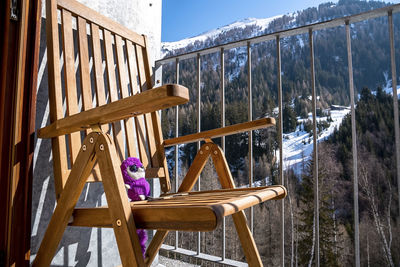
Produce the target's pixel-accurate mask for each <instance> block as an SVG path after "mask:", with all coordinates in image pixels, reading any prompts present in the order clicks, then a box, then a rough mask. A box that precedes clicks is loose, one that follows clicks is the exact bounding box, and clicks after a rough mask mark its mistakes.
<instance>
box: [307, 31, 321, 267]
mask: <svg viewBox="0 0 400 267" xmlns="http://www.w3.org/2000/svg"><path fill="white" fill-rule="evenodd" d="M308 36H309V41H310V65H311V88H312V117H313V142H314V143H313V156H314V168H313V178H314V212H315V215H314V216H315V228H314V231H315V262H316V266H317V267H318V266H319V190H318V189H319V188H318V132H317V93H316V88H315V69H314V41H313V31H312V29H311V28H310V29H309V31H308Z"/></svg>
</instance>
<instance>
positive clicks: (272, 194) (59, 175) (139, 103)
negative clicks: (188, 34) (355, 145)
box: [33, 0, 286, 266]
mask: <svg viewBox="0 0 400 267" xmlns="http://www.w3.org/2000/svg"><path fill="white" fill-rule="evenodd" d="M58 9H61V20H62V36H63V39H62V40H63V53H64V67H63V68H64V77H65V98H66V100H67V110H66V113H67V115H66V116H64V114H63V113H64V112H63V108H62V99H63V95H62V94H63V93H62V92H63V91H62V86H61V82H62V81H61V80H62V79H61V75H60V72H61V68H60V62H59V41H58V20H57V10H58ZM46 11H47V22H46V23H47V41H48V42H47V44H48V58H49V60H48V62H49V96H50V107H51V110H50V118H51V124H50V125H49V126H46V127H44V128H42V129H40V130H39V131H38V137H39V138H52V146H53V163H54V176H55V185H56V196H57V206H56V208H55V210H54V214H53V216H52V218H51V220H50V223H49V225H48V228H47V231H46V233H45V235H44V237H43V240H42V243H41V246H40V248H39V250H38V253H37V255H36V258H35V260H34V262H33V266H48V265H50V263H51V260H52V258H53V256H54V254H55V253H56V250H57V247H58V244H59V242H60V241H61V238H62V236H63V233H64V231H65V228H66V227H67V226H68V225H69V226H87V227H112V228H113V229H114V233H115V236H116V241H117V245H118V250H119V253H120V257H121V262H122V264H123V266H150V265H151V263H152V261H153V260H154V257H155V256H156V254H157V253H158V251H159V249H160V247H161V244H162V243H163V241H164V239H165V238H166V236H167V234H168V231H170V230H182V231H211V230H214V229H215V228H216V227H217V226H218V224H219V223H220V221H221V219H222V218H223V217H224V216H228V215H232V218H233V221H234V224H235V227H236V229H237V233H238V235H239V239H240V242H241V243H242V247H243V250H244V254H245V256H246V259H247V262H248V263H249V265H250V266H262V262H261V258H260V255H259V253H258V250H257V247H256V244H255V242H254V239H253V236H252V233H251V231H250V229H249V227H248V226H247V222H246V216H245V214H244V211H243V210H244V209H246V208H248V207H251V206H253V205H255V204H258V203H261V202H263V201H266V200H270V199H281V198H283V197H285V196H286V189H285V188H284V187H283V186H279V185H278V186H270V187H260V188H240V189H236V188H235V184H234V181H233V178H232V175H231V172H230V170H229V166H228V164H227V162H226V159H225V155H224V152H223V151H222V150H221V148H220V147H218V146H217V145H216V144H214V143H213V142H212V141H211V139H212V138H216V137H220V136H225V135H229V134H234V133H238V132H243V131H250V130H256V129H261V128H264V127H268V126H272V125H274V124H275V120H274V119H272V118H264V119H260V120H256V121H252V122H246V123H241V124H237V125H232V126H227V127H224V128H220V129H215V130H210V131H205V132H201V133H196V134H192V135H187V136H182V137H178V138H173V139H170V140H165V141H164V140H163V138H162V133H161V123H160V119H159V115H158V113H157V112H156V111H157V110H160V109H163V108H167V107H172V106H174V105H179V104H182V103H185V102H187V101H188V99H189V97H188V89H187V88H185V87H183V86H180V85H164V86H161V87H158V88H152V81H151V76H152V73H151V68H150V64H149V57H148V55H147V43H146V37H145V36H140V35H138V34H136V33H134V32H132V31H130V30H128V29H126V28H124V27H122V26H121V25H119V24H117V23H115V22H113V21H111V20H109V19H107V18H105V17H104V16H102V15H100V14H98V13H96V12H94V11H92V10H90V9H89V8H87V7H85V6H83V5H82V4H79V3H78V2H75V1H74V0H47V7H46ZM72 16H76V17H77V35H78V44H79V61H80V81H81V91H82V98H83V107H82V110H80V111H79V108H78V106H77V95H76V90H77V88H76V80H75V77H74V75H73V73H75V69H74V64H73V62H74V57H73V55H74V52H73V48H74V47H73V42H72V41H71V39H72V37H73V34H72V23H71V21H72V20H71V17H72ZM87 23H88V24H89V25H90V29H91V41H92V50H93V52H92V53H93V61H94V72H95V82H96V86H95V87H96V97H97V106H96V107H93V103H92V101H91V100H92V96H91V89H90V88H91V85H90V75H89V73H90V71H89V67H88V65H89V64H88V63H89V52H88V51H89V50H88V44H87V42H86V41H87ZM99 29H101V31H102V34H103V40H104V46H105V48H104V49H105V57H106V64H107V75H108V77H107V78H108V79H107V81H108V88H109V92H110V93H109V95H110V103H106V101H105V93H104V88H103V87H104V84H103V86H102V83H104V80H103V77H102V76H103V75H102V74H101V73H102V71H101V68H100V66H101V56H100V55H99V52H98V50H100V45H99V44H100V42H99V40H100V39H99V36H98V32H99ZM113 47H115V50H116V53H115V54H116V58H117V60H116V61H117V66H118V73H119V75H118V80H119V89H120V92H119V94H118V93H117V87H118V86H116V81H117V79H116V77H115V72H114V60H113V54H114V53H113ZM123 47H125V49H126V53H127V55H128V57H129V56H130V55H131V54H132V51H135V54H136V63H137V64H136V65H137V72H138V78H139V87H140V88H137V89H135V88H134V87H135V86H134V83H133V81H134V80H135V77H136V75H133V74H132V73H133V71H132V65H133V63H132V62H131V61H130V59H129V58H128V60H127V61H128V69H129V80H130V81H131V90H132V93H131V94H129V92H128V88H127V87H126V84H127V82H126V79H127V77H126V76H125V74H124V73H123V71H122V70H123V69H124V68H125V67H124V66H125V65H124V64H125V63H124V59H123V54H124V53H123V52H122V51H123V49H122V48H123ZM118 95H120V97H119V96H118ZM133 121H134V122H135V126H136V136H137V138H136V139H135V138H134V132H132V131H133V130H132V129H131V127H132V125H133ZM121 122H122V123H121ZM110 123H111V125H112V129H113V135H110V134H108V133H107V131H109V129H110V128H109V125H108V124H110ZM118 127H124V129H125V137H126V147H127V149H126V150H125V147H124V145H122V144H123V143H124V142H123V140H122V138H123V137H122V134H121V132H122V131H119V130H118V129H119V128H118ZM80 131H83V134H84V135H85V137H84V139H83V141H81V138H80ZM145 137H147V139H146V138H145ZM134 139H135V140H137V143H136V144H133V140H134ZM145 139H146V140H147V141H146V142H145V141H144V140H145ZM66 140H68V142H67V143H68V145H69V152H70V153H69V157H68V156H66V155H67V151H68V149H67V148H66ZM200 140H204V141H205V143H204V144H203V145H202V146H201V148H200V150H199V151H198V153H197V155H196V157H195V159H194V161H193V163H192V165H191V166H190V168H189V170H188V172H187V174H186V176H185V178H184V179H183V181H182V183H181V185H180V187H179V190H178V192H177V193H175V194H171V193H168V192H169V191H170V189H171V186H170V180H169V176H168V169H167V164H166V158H165V154H164V148H165V147H168V146H172V145H176V144H183V143H189V142H196V141H200ZM146 146H147V148H146ZM138 152H139V153H138ZM126 154H128V155H130V156H136V157H140V158H141V160H142V162H143V163H144V165H145V166H146V167H147V170H146V178H159V179H160V184H161V190H162V191H163V194H162V195H161V197H160V198H157V199H155V200H147V201H137V202H129V199H128V197H127V194H126V189H125V186H124V182H123V178H122V174H121V171H120V164H121V160H122V159H123V158H124V155H126ZM209 158H211V159H212V161H213V163H214V166H215V169H216V172H217V175H218V178H219V181H220V183H221V187H222V190H213V191H203V192H190V191H191V190H192V188H193V186H194V184H195V183H196V181H197V180H198V178H199V175H200V173H201V171H202V170H203V168H204V166H205V164H206V162H207V161H208V159H209ZM67 159H69V161H70V165H71V168H70V169H69V168H68V160H67ZM96 181H97V182H102V183H103V185H104V191H105V194H106V198H107V202H108V207H99V208H76V207H75V206H76V204H77V201H78V199H79V196H80V194H81V192H82V190H83V187H84V185H85V183H86V182H96ZM188 214H190V216H187V215H188ZM71 219H72V220H71ZM136 228H143V229H157V232H156V234H155V236H154V237H153V239H152V240H151V243H150V245H149V247H148V248H147V251H146V256H145V258H143V257H142V252H141V248H140V244H139V240H138V236H137V234H136Z"/></svg>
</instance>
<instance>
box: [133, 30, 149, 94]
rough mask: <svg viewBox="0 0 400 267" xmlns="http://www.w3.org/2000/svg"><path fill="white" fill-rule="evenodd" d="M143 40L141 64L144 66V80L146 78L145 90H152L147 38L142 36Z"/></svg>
mask: <svg viewBox="0 0 400 267" xmlns="http://www.w3.org/2000/svg"><path fill="white" fill-rule="evenodd" d="M143 38H144V47H142V49H141V50H142V54H143V64H144V73H145V78H146V86H147V89H151V88H153V80H152V75H153V73H152V68H151V65H150V55H149V50H148V47H149V46H148V42H147V36H146V35H143ZM136 47H137V49H139V46H136Z"/></svg>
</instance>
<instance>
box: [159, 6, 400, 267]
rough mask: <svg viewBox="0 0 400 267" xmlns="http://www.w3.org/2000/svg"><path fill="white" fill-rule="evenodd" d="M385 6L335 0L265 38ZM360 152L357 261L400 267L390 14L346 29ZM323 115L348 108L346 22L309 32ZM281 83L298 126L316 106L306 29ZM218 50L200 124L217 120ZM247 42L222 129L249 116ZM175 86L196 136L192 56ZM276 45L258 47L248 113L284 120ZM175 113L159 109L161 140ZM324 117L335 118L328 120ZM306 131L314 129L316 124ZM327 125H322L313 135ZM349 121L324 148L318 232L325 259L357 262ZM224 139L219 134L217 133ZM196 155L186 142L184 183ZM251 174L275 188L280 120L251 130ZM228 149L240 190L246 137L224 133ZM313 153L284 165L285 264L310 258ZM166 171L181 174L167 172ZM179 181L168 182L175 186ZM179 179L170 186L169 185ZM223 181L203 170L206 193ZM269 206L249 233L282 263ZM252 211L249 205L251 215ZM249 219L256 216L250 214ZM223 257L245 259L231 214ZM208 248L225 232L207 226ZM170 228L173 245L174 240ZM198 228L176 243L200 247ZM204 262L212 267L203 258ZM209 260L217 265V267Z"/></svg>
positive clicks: (289, 116)
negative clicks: (296, 164)
mask: <svg viewBox="0 0 400 267" xmlns="http://www.w3.org/2000/svg"><path fill="white" fill-rule="evenodd" d="M387 4H388V3H384V2H378V1H368V2H366V1H357V0H340V1H339V2H338V3H336V4H333V3H326V4H321V5H320V6H319V7H318V8H309V9H306V10H303V11H298V12H296V13H293V14H288V15H285V16H283V17H281V18H278V19H276V20H274V21H273V22H272V23H271V24H270V25H269V27H268V28H267V29H265V30H264V32H261V33H259V34H262V33H271V32H276V31H279V30H282V29H287V28H293V27H298V26H301V25H307V24H310V23H315V22H318V21H325V20H329V19H332V18H336V17H342V16H347V15H351V14H357V13H360V12H364V11H367V10H371V9H376V8H380V7H383V6H385V5H387ZM393 18H394V25H395V43H396V59H397V65H398V66H397V69H398V70H399V69H400V68H399V66H400V64H399V62H400V49H399V48H398V47H399V46H400V26H399V25H400V15H398V14H394V17H393ZM257 30H258V29H257V26H251V27H246V28H244V29H232V30H230V31H227V32H223V33H221V34H220V35H218V36H217V37H215V38H209V39H207V40H206V41H204V42H196V43H194V44H190V45H189V46H187V47H185V48H183V49H178V50H174V51H170V52H169V55H173V54H181V53H185V52H188V51H194V50H198V49H201V48H204V47H209V46H214V45H218V44H222V43H226V42H230V41H234V40H239V39H243V38H247V37H249V36H253V35H254V32H257ZM351 38H352V51H353V53H352V58H353V67H354V87H355V90H356V96H358V97H356V98H357V103H356V125H357V127H356V128H357V149H358V154H357V157H358V166H357V167H358V179H359V212H360V253H361V255H360V256H361V266H399V265H400V214H399V207H398V205H399V202H398V198H399V196H398V193H397V192H398V189H397V188H398V186H399V185H397V177H396V155H395V144H394V142H395V141H394V140H395V138H394V120H393V98H392V96H391V95H390V94H387V93H386V92H385V90H383V89H384V87H385V86H388V87H390V86H391V80H390V79H391V75H390V73H391V72H390V50H389V36H388V22H387V17H381V18H376V19H372V20H368V21H364V22H360V23H356V24H352V25H351ZM314 46H315V73H316V88H317V95H318V101H317V113H318V114H317V115H320V116H322V115H321V114H325V115H327V116H328V118H329V110H330V108H331V106H332V105H342V106H349V104H350V94H349V85H348V84H349V82H348V68H347V54H346V38H345V28H344V27H337V28H332V29H327V30H321V31H318V32H315V34H314ZM281 49H282V51H281V53H282V83H283V132H284V134H286V133H291V132H294V131H296V129H298V127H299V119H302V118H303V119H305V118H307V117H308V116H309V113H310V112H311V100H310V95H311V83H310V67H309V66H310V58H309V46H308V35H299V36H294V37H288V38H284V39H282V41H281ZM219 61H220V58H219V54H211V55H205V56H202V57H201V84H200V88H201V130H202V131H204V130H209V129H214V128H218V127H220V126H221V105H220V97H221V96H220V88H221V85H220V65H219ZM246 62H247V54H246V47H242V48H236V49H231V50H227V51H225V99H226V116H225V119H226V125H231V124H235V123H240V122H244V121H247V120H248V92H247V90H248V88H247V77H248V70H247V66H246ZM175 73H176V72H175V66H174V65H173V64H169V65H168V64H167V65H164V66H163V83H173V82H175ZM179 74H180V81H179V83H180V84H183V85H185V86H187V87H188V88H189V91H190V102H189V103H187V104H185V105H182V106H180V107H179V108H178V112H179V121H178V129H179V135H180V136H181V135H185V134H190V133H195V132H197V115H196V102H197V92H196V88H197V77H196V61H195V59H189V60H183V61H181V62H180V73H179ZM276 83H277V77H276V44H275V42H266V43H261V44H257V45H252V94H253V97H252V99H251V101H252V104H253V114H252V116H253V119H257V118H261V117H265V116H267V117H277V112H276V107H277V97H278V96H277V84H276ZM175 112H176V109H175V108H173V109H168V110H165V111H163V113H162V124H163V127H162V128H163V129H164V133H163V134H164V138H171V137H175ZM326 124H329V119H328V120H327V122H326ZM301 127H302V129H305V130H306V129H307V130H306V131H307V132H309V133H310V139H312V135H313V133H312V127H311V122H307V121H306V122H304V123H303V124H302V125H301ZM324 127H327V125H324V123H322V122H321V123H319V125H318V133H317V134H320V131H322V130H323V129H324ZM351 136H352V135H351V117H350V115H347V116H346V117H345V118H344V119H343V121H342V124H341V126H340V127H338V128H337V129H336V130H335V131H334V133H333V134H332V135H331V136H330V137H329V138H327V139H326V140H325V141H323V142H320V143H319V145H318V172H319V206H320V210H319V214H320V217H319V227H320V262H321V266H351V265H354V218H353V164H352V159H353V155H352V139H351ZM214 141H215V142H216V143H218V144H220V143H221V140H220V138H219V139H216V140H214ZM196 150H197V144H187V145H183V146H180V147H179V155H180V163H179V179H180V181H181V179H183V177H184V175H185V174H186V172H187V169H188V167H189V166H190V164H191V162H192V160H193V158H194V156H195V154H196ZM253 150H254V151H253V157H254V158H253V162H254V163H253V164H254V166H253V170H254V181H256V182H257V185H269V184H277V183H280V181H279V180H278V179H279V178H278V177H279V168H278V160H277V158H278V154H277V151H278V139H277V129H276V128H275V127H272V128H268V129H264V130H257V131H254V132H253ZM174 152H175V151H174V148H170V149H169V150H168V151H167V155H168V162H169V165H170V170H173V169H174V168H175V161H174ZM225 153H226V157H227V161H228V163H229V165H230V167H231V171H232V174H233V176H234V179H235V182H236V184H237V185H238V186H246V185H248V184H249V178H248V177H249V176H248V170H249V159H248V134H247V133H243V134H237V135H233V136H229V137H226V143H225ZM313 165H314V159H313V158H307V157H304V160H303V162H302V163H301V168H300V171H299V170H294V169H292V168H291V167H290V166H286V167H285V174H284V178H285V186H286V188H287V189H288V196H287V198H286V199H285V262H286V264H287V265H290V266H310V265H314V264H315V233H314V231H313V228H314V224H315V220H314V219H315V218H314V191H313V188H314V184H313V183H314V182H313V181H314V178H313V171H312V170H313ZM171 178H172V179H174V175H173V173H172V172H171ZM175 182H176V181H175V180H173V183H175ZM173 186H174V185H173ZM219 186H220V185H219V183H218V179H217V177H216V173H215V171H214V169H213V166H212V164H211V163H210V162H209V163H208V164H207V165H206V168H205V170H204V172H203V173H202V175H201V189H202V190H207V189H210V188H214V189H215V188H218V187H219ZM280 206H281V202H278V201H271V202H267V203H263V204H261V205H259V206H257V207H255V208H254V236H255V241H256V243H257V246H258V248H259V250H260V253H261V257H262V260H263V262H264V265H266V266H277V265H279V262H280V261H279V257H280V224H281V222H280V208H281V207H280ZM247 212H248V211H247ZM247 214H248V216H249V215H250V214H249V213H247ZM226 229H227V230H226V244H227V245H226V257H227V258H231V259H235V260H240V261H244V260H245V259H244V255H243V252H242V250H241V248H240V242H239V239H238V237H237V236H236V234H235V229H234V225H233V221H232V220H231V219H230V218H228V219H227V221H226ZM201 237H202V239H201V252H202V253H207V254H211V255H216V256H220V255H221V254H222V251H221V249H222V246H221V244H222V241H221V239H222V231H221V227H220V228H218V229H217V231H215V232H213V233H201ZM174 238H175V236H174V235H169V236H168V240H167V242H169V243H170V244H174ZM196 240H197V233H180V234H179V246H180V247H183V248H186V249H190V250H194V251H195V250H196V248H197V245H196V244H197V242H196ZM203 265H205V266H207V264H206V263H203ZM210 266H213V265H210Z"/></svg>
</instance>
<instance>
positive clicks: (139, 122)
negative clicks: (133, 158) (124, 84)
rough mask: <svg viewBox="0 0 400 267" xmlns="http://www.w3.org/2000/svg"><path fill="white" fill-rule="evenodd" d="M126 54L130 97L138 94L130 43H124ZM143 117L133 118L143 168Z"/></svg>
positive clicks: (133, 55)
mask: <svg viewBox="0 0 400 267" xmlns="http://www.w3.org/2000/svg"><path fill="white" fill-rule="evenodd" d="M126 52H127V56H128V66H129V77H130V80H131V86H132V95H135V94H138V93H140V90H139V88H138V86H137V76H138V74H137V71H136V67H137V64H136V62H135V58H136V57H135V48H134V47H133V44H132V43H131V42H129V41H128V42H126ZM144 127H145V126H144V116H137V117H136V118H135V128H136V136H137V139H136V141H137V147H138V150H139V155H140V159H141V161H142V163H143V165H144V166H149V157H148V155H147V151H146V133H145V132H146V131H145V128H144Z"/></svg>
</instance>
